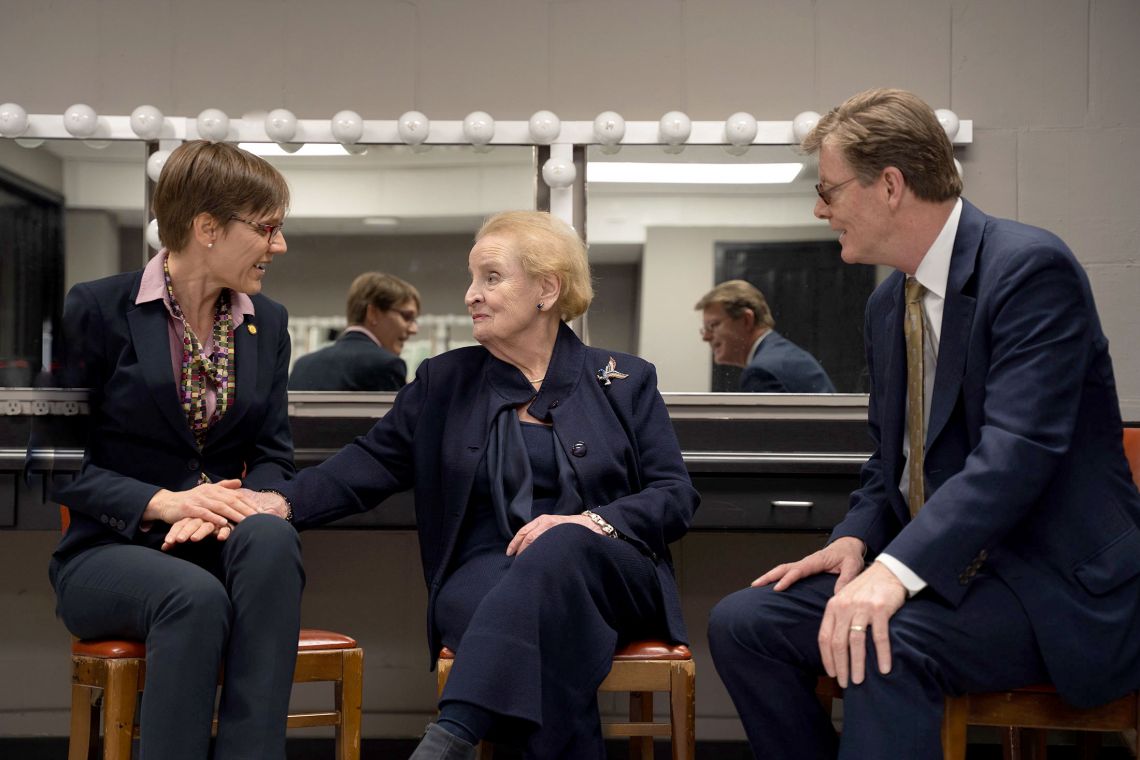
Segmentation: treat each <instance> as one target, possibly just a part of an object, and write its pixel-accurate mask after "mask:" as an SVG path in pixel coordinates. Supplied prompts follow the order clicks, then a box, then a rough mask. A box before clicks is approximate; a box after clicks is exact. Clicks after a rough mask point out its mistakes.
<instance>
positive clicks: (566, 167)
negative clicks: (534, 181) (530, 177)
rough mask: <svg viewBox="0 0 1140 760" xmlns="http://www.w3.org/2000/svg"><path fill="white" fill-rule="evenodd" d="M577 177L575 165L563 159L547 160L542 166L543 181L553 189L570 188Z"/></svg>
mask: <svg viewBox="0 0 1140 760" xmlns="http://www.w3.org/2000/svg"><path fill="white" fill-rule="evenodd" d="M577 176H578V170H577V169H575V168H574V164H573V163H572V162H570V161H566V160H564V159H561V158H551V159H547V161H546V163H544V164H543V165H542V179H543V181H544V182H545V183H546V184H547V185H549V186H550V187H552V188H563V187H570V185H572V184H574V178H575V177H577Z"/></svg>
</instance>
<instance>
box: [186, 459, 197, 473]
mask: <svg viewBox="0 0 1140 760" xmlns="http://www.w3.org/2000/svg"><path fill="white" fill-rule="evenodd" d="M186 469H187V470H190V471H191V472H195V471H196V470H197V469H198V460H197V459H191V460H190V461H188V462H187V463H186Z"/></svg>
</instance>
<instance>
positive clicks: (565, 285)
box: [475, 211, 594, 322]
mask: <svg viewBox="0 0 1140 760" xmlns="http://www.w3.org/2000/svg"><path fill="white" fill-rule="evenodd" d="M489 236H495V237H503V238H506V239H507V240H509V241H510V250H511V251H512V252H513V253H514V254H515V255H516V256H518V257H519V262H520V263H521V264H522V268H523V271H524V272H526V273H527V275H528V276H530V277H533V278H536V279H541V278H543V277H556V278H558V282H559V283H560V284H561V286H562V292H561V294H560V295H559V296H558V315H559V316H560V317H561V318H562V321H563V322H569V321H570V320H571V319H575V318H577V317H580V316H582V315H583V314H585V313H586V309H588V308H590V302H591V301H593V300H594V286H593V284H591V282H590V265H589V263H588V262H587V261H586V246H585V244H584V243H582V239H581V238H580V237H578V233H576V232H575V231H574V229H573V228H572V227H571V226H570V225H568V224H567V223H566V222H564V221H562V220H561V219H559V218H557V217H554V216H551V215H550V214H549V213H547V212H545V211H504V212H502V213H499V214H495V215H494V216H492V217H490V218H489V219H487V221H485V222H483V226H482V227H480V228H479V231H478V232H477V233H475V242H476V243H478V242H479V241H480V240H482V239H483V238H485V237H489Z"/></svg>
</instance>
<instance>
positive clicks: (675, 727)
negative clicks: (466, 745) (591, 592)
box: [436, 641, 696, 760]
mask: <svg viewBox="0 0 1140 760" xmlns="http://www.w3.org/2000/svg"><path fill="white" fill-rule="evenodd" d="M454 660H455V654H454V653H453V652H452V651H451V650H450V649H447V648H446V647H445V648H444V649H443V650H442V651H441V652H440V653H439V661H438V663H437V664H436V682H437V685H438V688H439V694H440V695H442V694H443V687H444V685H445V684H446V683H447V676H448V674H449V673H450V672H451V665H452V663H453V662H454ZM598 691H622V692H629V721H627V722H613V723H609V722H607V723H603V724H602V734H603V735H604V736H606V737H607V738H611V739H612V738H622V737H629V743H630V753H629V756H630V758H633V759H635V760H652V758H653V737H655V736H662V737H669V738H670V739H671V740H672V744H673V760H692V759H693V756H694V753H695V752H696V730H695V725H694V724H695V721H696V668H695V665H694V664H693V654H692V652H690V651H689V648H688V647H687V646H684V645H683V644H666V643H665V642H662V641H635V642H633V643H632V644H629V645H628V646H625V647H623V648H622V649H620V650H618V651H617V653H615V654H614V662H613V667H612V668H611V669H610V673H609V675H607V676H606V679H605V680H604V681H602V685H601V686H599V687H598ZM655 691H662V692H668V694H669V721H668V722H667V723H657V722H655V721H654V720H653V692H655ZM479 752H480V757H481V758H483V760H489V758H490V757H491V747H490V745H488V744H486V743H485V742H484V743H481V744H480V746H479Z"/></svg>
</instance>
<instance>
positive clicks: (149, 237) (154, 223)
mask: <svg viewBox="0 0 1140 760" xmlns="http://www.w3.org/2000/svg"><path fill="white" fill-rule="evenodd" d="M146 244H147V245H149V246H150V247H151V248H153V249H154V250H156V251H157V250H158V249H159V248H161V247H162V238H160V237H159V236H158V220H157V219H151V220H150V223H149V224H147V226H146Z"/></svg>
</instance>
